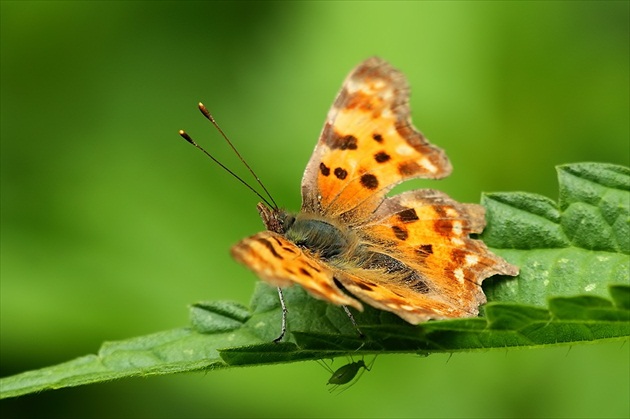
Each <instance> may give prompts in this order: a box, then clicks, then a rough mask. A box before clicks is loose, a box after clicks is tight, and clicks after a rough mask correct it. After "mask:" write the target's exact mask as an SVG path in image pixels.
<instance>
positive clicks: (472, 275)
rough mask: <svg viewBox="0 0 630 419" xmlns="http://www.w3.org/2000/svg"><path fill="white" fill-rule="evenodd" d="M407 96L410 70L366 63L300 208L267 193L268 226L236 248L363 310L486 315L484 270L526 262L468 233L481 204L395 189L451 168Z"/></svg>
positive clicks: (512, 269) (269, 274) (414, 317)
mask: <svg viewBox="0 0 630 419" xmlns="http://www.w3.org/2000/svg"><path fill="white" fill-rule="evenodd" d="M408 101H409V87H408V84H407V81H406V79H405V77H404V75H403V74H402V73H401V72H400V71H398V70H396V69H394V68H393V67H392V66H391V65H390V64H388V63H387V62H385V61H384V60H382V59H380V58H376V57H374V58H370V59H368V60H366V61H364V62H363V63H361V64H360V65H359V66H358V67H356V68H355V69H354V70H353V71H352V72H351V73H350V75H349V76H348V77H347V79H346V80H345V82H344V83H343V86H342V88H341V92H340V93H339V95H338V96H337V98H336V100H335V102H334V103H333V106H332V108H331V110H330V111H329V113H328V118H327V120H326V123H325V125H324V129H323V131H322V133H321V136H320V138H319V141H318V143H317V145H316V146H315V150H314V151H313V155H312V156H311V159H310V161H309V162H308V164H307V166H306V170H305V172H304V177H303V179H302V209H301V210H300V212H299V213H297V214H292V213H289V212H286V211H284V210H282V209H278V208H270V207H268V206H266V205H264V204H262V203H260V204H258V211H259V213H260V215H261V217H262V220H263V222H264V224H265V226H266V228H267V231H263V232H261V233H258V234H255V235H253V236H251V237H248V238H246V239H244V240H242V241H241V242H240V243H238V244H236V245H235V246H234V247H233V248H232V255H233V257H234V258H235V259H236V260H238V261H239V262H241V263H242V264H244V265H245V266H247V267H248V268H249V269H251V270H252V271H254V272H255V273H256V274H257V275H258V276H259V277H260V278H262V279H263V280H265V281H267V282H269V283H270V284H273V285H276V286H278V287H285V286H289V285H293V284H298V285H300V286H302V287H303V288H304V289H306V290H307V291H308V292H309V293H310V294H311V295H313V296H314V297H317V298H320V299H323V300H326V301H328V302H330V303H333V304H336V305H340V306H352V307H354V308H356V309H357V310H361V311H362V310H363V305H362V303H367V304H369V305H371V306H373V307H376V308H378V309H381V310H387V311H390V312H392V313H395V314H397V315H398V316H400V317H401V318H403V319H404V320H406V321H407V322H409V323H412V324H418V323H420V322H424V321H427V320H429V319H449V318H457V317H471V316H476V315H477V314H478V306H479V305H480V304H483V303H485V301H486V298H485V295H484V293H483V291H482V289H481V283H482V281H483V280H484V279H485V278H487V277H490V276H492V275H496V274H502V275H517V274H518V268H517V267H516V266H513V265H510V264H509V263H507V262H506V261H505V260H503V259H501V258H500V257H498V256H496V255H494V254H493V253H491V252H490V251H489V250H488V248H487V247H486V246H485V244H484V243H482V242H481V241H479V240H473V239H471V238H470V237H469V234H470V233H480V232H481V231H482V230H483V228H484V226H485V219H484V208H483V207H482V206H480V205H476V204H462V203H459V202H456V201H454V200H452V199H451V198H449V197H448V196H447V195H446V194H445V193H443V192H440V191H437V190H432V189H420V190H414V191H408V192H404V193H401V194H399V195H396V196H393V197H387V196H386V195H387V193H388V192H389V191H390V190H391V189H392V188H393V187H394V186H395V185H397V184H399V183H401V182H403V181H405V180H407V179H412V178H430V179H439V178H443V177H446V176H448V175H449V174H450V172H451V164H450V162H449V160H448V158H447V156H446V154H445V153H444V151H443V150H441V149H440V148H438V147H435V146H434V145H432V144H430V143H429V142H428V141H427V139H426V138H425V137H424V136H423V135H422V134H421V133H420V132H419V131H418V130H416V129H415V128H414V127H413V125H412V124H411V119H410V110H409V103H408ZM283 308H284V307H283ZM283 319H284V318H283ZM283 326H284V325H283ZM283 333H284V327H283ZM281 337H282V335H281Z"/></svg>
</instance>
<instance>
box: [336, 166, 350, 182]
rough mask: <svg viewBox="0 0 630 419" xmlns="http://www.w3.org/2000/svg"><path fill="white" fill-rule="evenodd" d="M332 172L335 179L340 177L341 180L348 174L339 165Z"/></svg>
mask: <svg viewBox="0 0 630 419" xmlns="http://www.w3.org/2000/svg"><path fill="white" fill-rule="evenodd" d="M334 173H335V176H336V177H337V179H341V180H344V179H345V178H346V176H348V172H347V171H346V170H344V169H342V168H341V167H338V168H336V169H335V172H334Z"/></svg>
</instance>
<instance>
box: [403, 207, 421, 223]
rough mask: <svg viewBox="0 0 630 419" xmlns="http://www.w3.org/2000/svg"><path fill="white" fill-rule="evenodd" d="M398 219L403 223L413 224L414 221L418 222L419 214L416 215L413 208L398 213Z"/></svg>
mask: <svg viewBox="0 0 630 419" xmlns="http://www.w3.org/2000/svg"><path fill="white" fill-rule="evenodd" d="M398 219H399V220H400V221H402V222H403V223H405V224H406V223H413V222H414V221H418V220H419V218H418V214H417V213H416V210H415V209H413V208H408V209H406V210H404V211H400V212H399V213H398Z"/></svg>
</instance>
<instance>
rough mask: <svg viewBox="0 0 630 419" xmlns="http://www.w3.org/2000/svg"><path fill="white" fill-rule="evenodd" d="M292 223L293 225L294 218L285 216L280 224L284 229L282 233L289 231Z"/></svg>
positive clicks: (288, 215)
mask: <svg viewBox="0 0 630 419" xmlns="http://www.w3.org/2000/svg"><path fill="white" fill-rule="evenodd" d="M293 223H295V217H294V216H293V215H290V214H287V215H286V217H285V218H284V220H283V222H282V227H283V228H284V231H287V230H288V229H290V228H291V226H292V225H293Z"/></svg>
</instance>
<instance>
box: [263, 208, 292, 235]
mask: <svg viewBox="0 0 630 419" xmlns="http://www.w3.org/2000/svg"><path fill="white" fill-rule="evenodd" d="M256 209H257V210H258V213H259V214H260V218H262V220H263V223H264V224H265V227H266V228H267V230H269V231H273V232H274V233H278V234H284V233H285V232H286V231H287V230H288V229H289V228H290V227H291V225H293V223H294V222H295V216H293V215H292V214H290V213H288V212H287V211H285V210H283V209H280V208H270V207H268V206H267V205H265V204H264V203H262V202H259V203H258V205H256Z"/></svg>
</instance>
